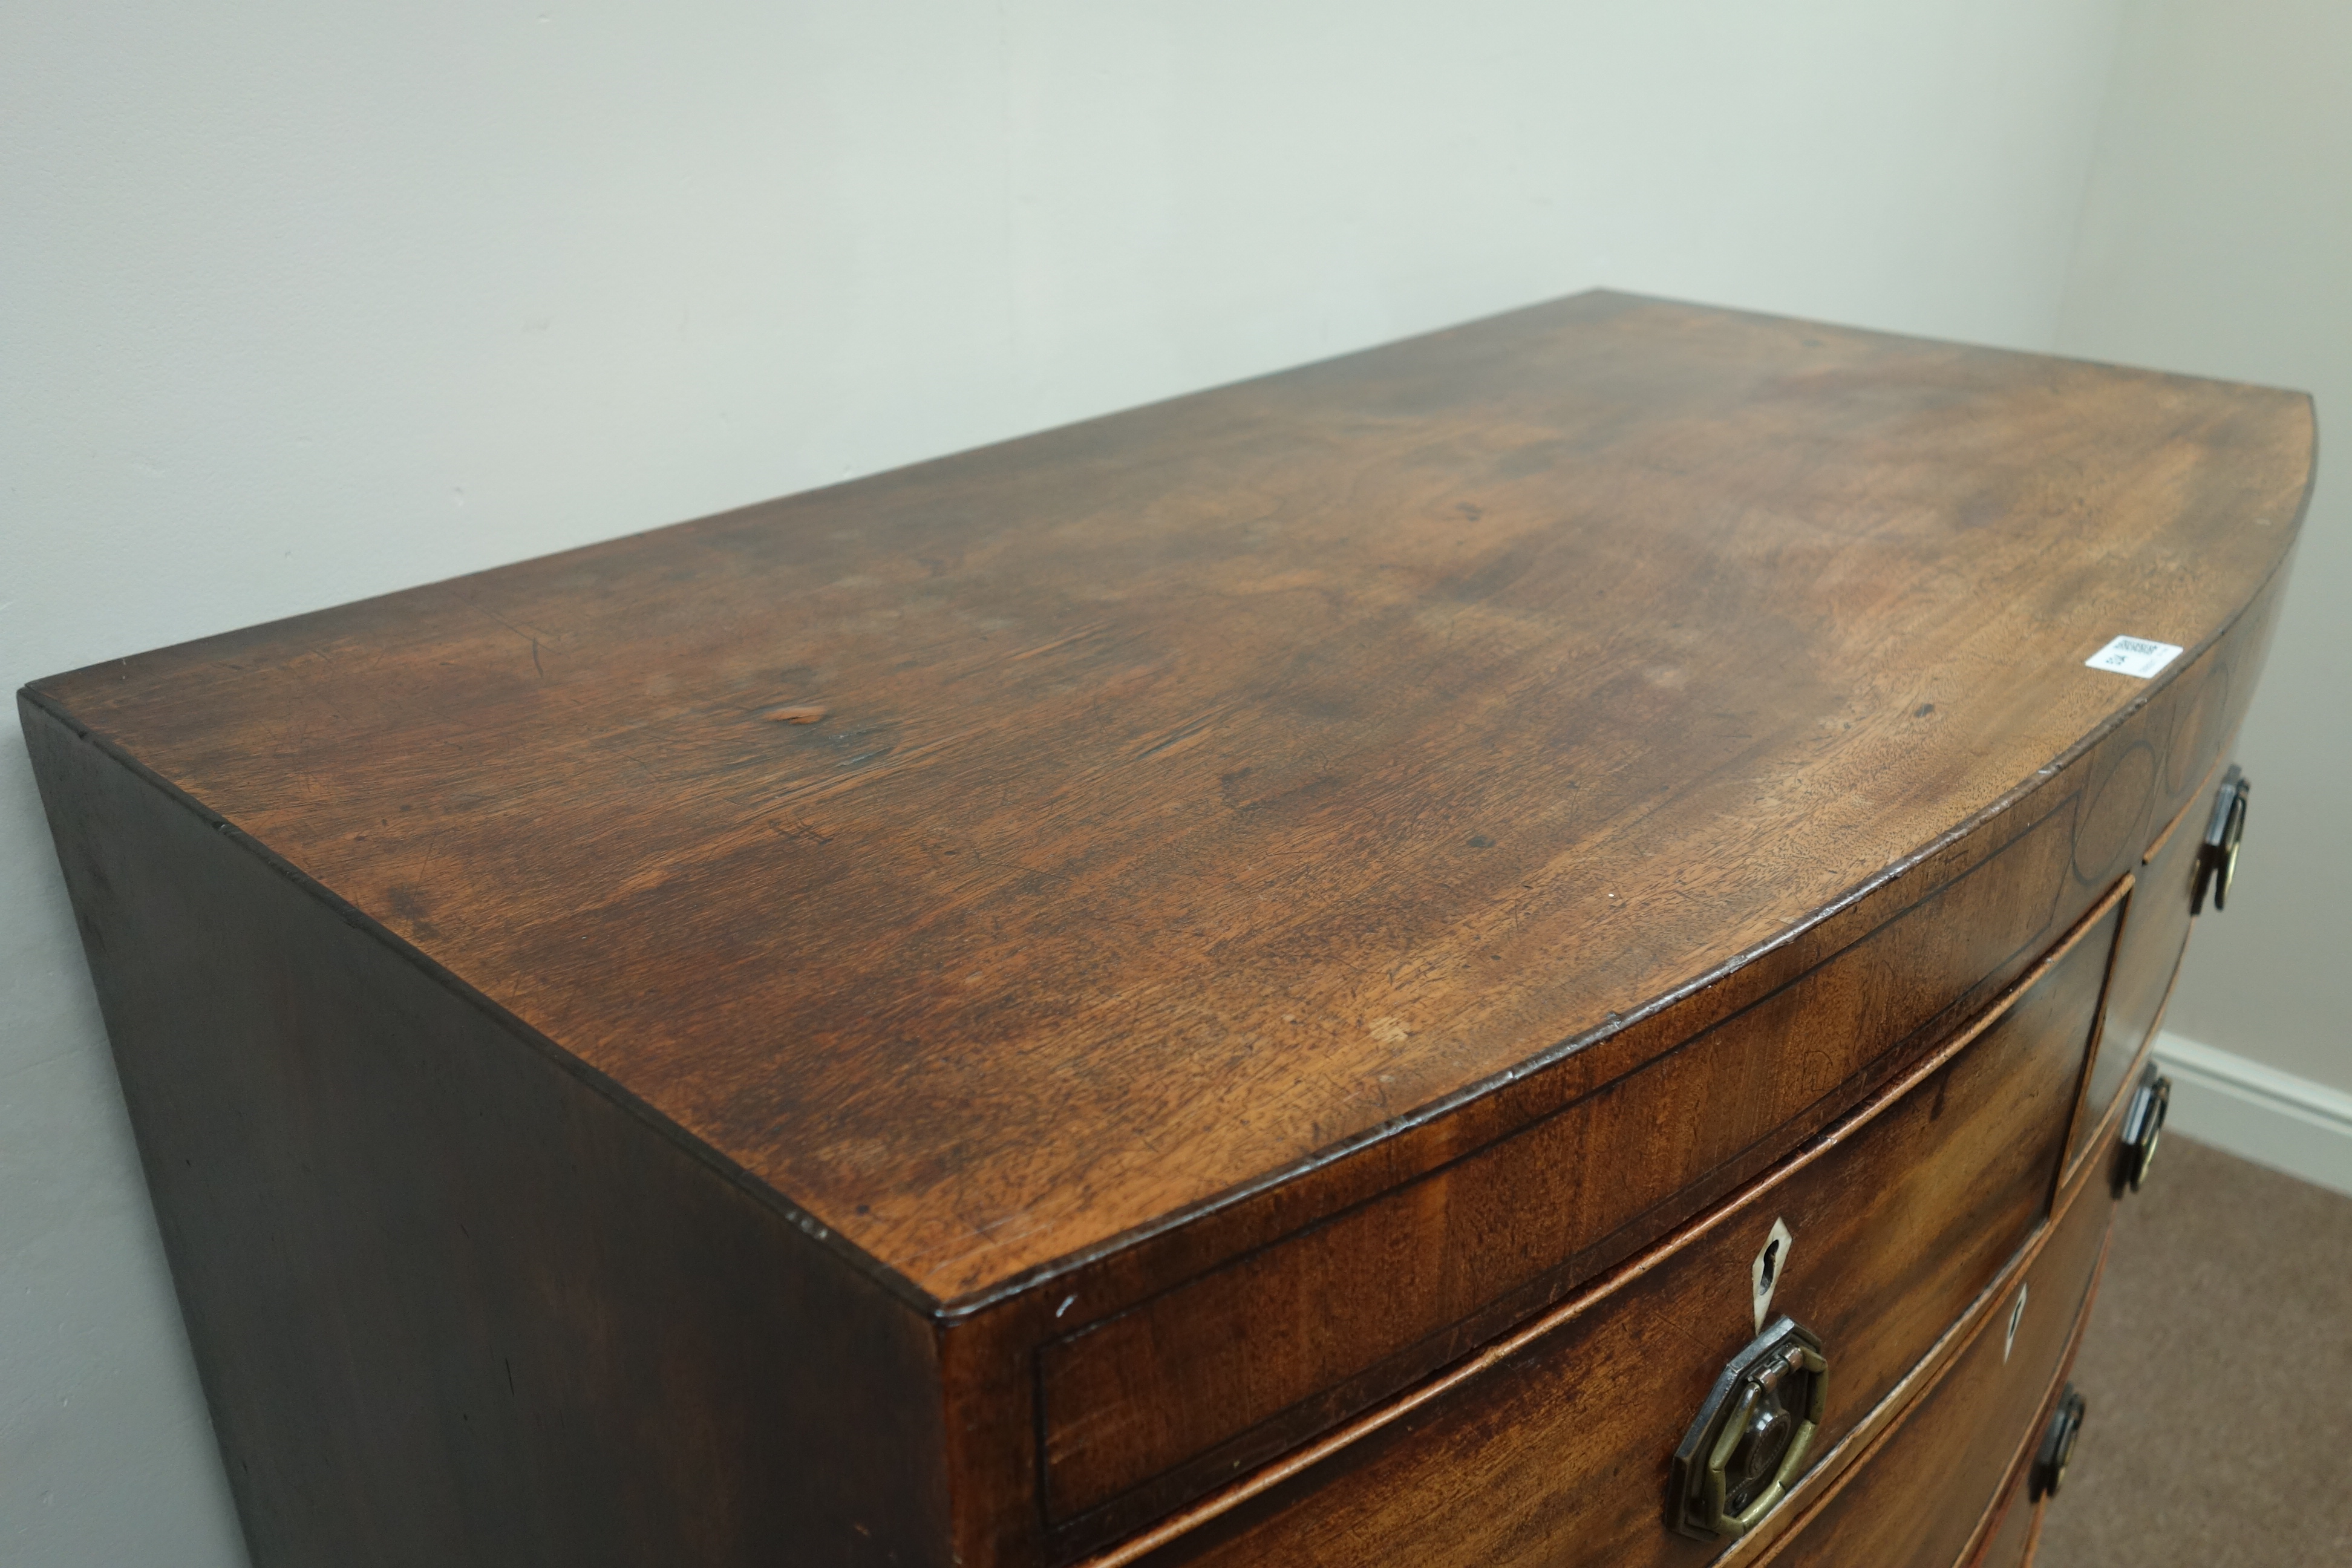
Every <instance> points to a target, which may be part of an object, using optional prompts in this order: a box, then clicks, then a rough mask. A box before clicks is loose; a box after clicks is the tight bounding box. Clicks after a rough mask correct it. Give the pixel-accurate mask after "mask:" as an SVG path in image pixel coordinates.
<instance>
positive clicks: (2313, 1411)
mask: <svg viewBox="0 0 2352 1568" xmlns="http://www.w3.org/2000/svg"><path fill="white" fill-rule="evenodd" d="M2074 1384H2075V1386H2076V1387H2077V1388H2080V1389H2081V1390H2082V1391H2083V1393H2084V1395H2085V1397H2087V1398H2088V1399H2089V1401H2090V1412H2089V1415H2088V1416H2087V1417H2086V1418H2085V1420H2084V1424H2083V1435H2082V1438H2081V1440H2080V1442H2079V1443H2078V1444H2077V1446H2076V1447H2075V1450H2074V1463H2073V1464H2072V1465H2071V1466H2070V1467H2069V1468H2068V1470H2067V1473H2066V1486H2065V1489H2064V1490H2063V1491H2062V1492H2061V1493H2060V1494H2059V1495H2058V1496H2057V1497H2056V1498H2054V1499H2053V1500H2052V1501H2051V1505H2050V1509H2049V1512H2048V1515H2047V1519H2046V1522H2045V1525H2044V1527H2043V1531H2042V1551H2041V1553H2040V1555H2039V1557H2038V1558H2037V1559H2036V1562H2037V1564H2038V1568H2124V1565H2126V1564H2129V1565H2130V1568H2306V1565H2307V1568H2323V1565H2324V1568H2352V1197H2345V1196H2342V1195H2339V1194H2335V1193H2330V1192H2326V1191H2323V1190H2322V1189H2320V1188H2317V1187H2313V1186H2308V1185H2305V1184H2303V1183H2301V1182H2298V1181H2295V1180H2294V1178H2292V1177H2289V1176H2282V1175H2278V1174H2275V1173H2273V1172H2270V1171H2266V1170H2263V1168H2262V1167H2261V1166H2259V1165H2252V1164H2249V1163H2246V1162H2244V1161H2242V1160H2237V1159H2233V1158H2231V1156H2229V1155H2227V1154H2223V1153H2221V1152H2219V1151H2217V1150H2213V1149H2209V1148H2205V1147H2203V1146H2202V1145H2200V1144H2197V1143H2192V1142H2189V1140H2188V1139H2186V1138H2183V1137H2181V1136H2179V1134H2178V1133H2168V1134H2167V1135H2166V1137H2165V1141H2164V1146H2163V1148H2162V1149H2161V1150H2160V1151H2159V1152H2158V1156H2157V1162H2156V1166H2155V1169H2154V1170H2152V1171H2151V1172H2150V1173H2149V1174H2148V1180H2147V1187H2146V1188H2145V1189H2144V1190H2143V1191H2141V1192H2140V1193H2139V1194H2137V1196H2135V1197H2132V1198H2128V1199H2126V1201H2125V1203H2124V1206H2123V1210H2122V1212H2121V1213H2120V1214H2119V1215H2117V1216H2116V1234H2115V1243H2114V1246H2113V1249H2112V1250H2111V1251H2110V1252H2109V1253H2108V1256H2107V1271H2106V1279H2105V1283H2103V1284H2102V1285H2101V1286H2100V1288H2099V1300H2098V1304H2097V1306H2096V1307H2095V1308H2094V1309H2093V1311H2092V1314H2091V1328H2090V1331H2089V1333H2088V1334H2087V1336H2086V1337H2085V1338H2084V1342H2083V1350H2082V1353H2081V1355H2080V1356H2079V1357H2078V1358H2077V1360H2076V1362H2075V1363H2074Z"/></svg>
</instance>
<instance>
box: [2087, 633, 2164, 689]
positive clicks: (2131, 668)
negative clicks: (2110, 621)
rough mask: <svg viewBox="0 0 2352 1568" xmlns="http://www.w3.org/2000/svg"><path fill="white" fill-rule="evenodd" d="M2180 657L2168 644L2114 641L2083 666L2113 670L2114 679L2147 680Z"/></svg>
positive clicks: (2135, 639) (2141, 639)
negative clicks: (2125, 676) (2125, 677)
mask: <svg viewBox="0 0 2352 1568" xmlns="http://www.w3.org/2000/svg"><path fill="white" fill-rule="evenodd" d="M2179 657H2180V650H2179V648H2177V647H2173V646H2172V644H2170V643H2168V642H2150V641H2149V640H2148V639H2147V638H2146V637H2116V638H2115V639H2113V640H2112V641H2110V642H2109V643H2108V644H2107V646H2106V647H2103V648H2101V649H2100V650H2099V651H2098V652H2096V653H2095V654H2093V655H2092V656H2091V657H2090V658H2086V659H2084V661H2083V662H2084V664H2087V665H2089V666H2090V667H2091V668H2093V669H2112V670H2114V671H2115V672H2116V674H2117V675H2136V676H2137V677H2138V678H2139V679H2142V680H2146V679H2147V678H2148V677H2149V676H2151V675H2154V674H2155V673H2156V672H2157V671H2158V670H2159V669H2162V668H2164V667H2165V666H2166V665H2168V664H2170V663H2171V662H2172V661H2173V660H2174V659H2176V658H2179Z"/></svg>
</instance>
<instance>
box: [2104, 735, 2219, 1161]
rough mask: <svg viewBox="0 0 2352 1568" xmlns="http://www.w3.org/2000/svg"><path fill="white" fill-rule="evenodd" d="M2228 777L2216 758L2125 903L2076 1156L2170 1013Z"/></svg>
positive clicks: (2149, 859)
mask: <svg viewBox="0 0 2352 1568" xmlns="http://www.w3.org/2000/svg"><path fill="white" fill-rule="evenodd" d="M2220 781H2221V763H2215V764H2214V765H2213V771H2212V773H2210V774H2209V775H2208V776H2207V778H2206V780H2205V784H2204V787H2203V788H2201V789H2200V790H2199V791H2198V792H2197V793H2196V794H2194V795H2190V796H2189V804H2188V805H2185V806H2183V807H2181V809H2180V814H2179V817H2178V819H2176V820H2175V821H2174V822H2173V823H2172V824H2171V825H2170V826H2169V827H2168V828H2166V829H2165V830H2164V832H2163V835H2162V837H2160V838H2159V839H2158V841H2157V843H2156V844H2155V845H2154V846H2152V853H2150V854H2149V855H2148V857H2147V863H2146V864H2145V865H2144V866H2143V867H2142V868H2140V871H2139V875H2138V879H2137V884H2136V885H2135V886H2134V887H2133V889H2132V892H2131V898H2130V900H2129V901H2128V902H2127V903H2126V905H2125V907H2124V925H2123V931H2121V933H2120V934H2118V935H2117V937H2116V967H2115V975H2114V978H2113V979H2112V980H2110V981H2109V982H2108V984H2107V1013H2106V1022H2105V1026H2104V1027H2103V1028H2102V1029H2101V1030H2100V1034H2099V1043H2098V1047H2097V1051H2096V1054H2095V1057H2094V1058H2093V1059H2092V1063H2091V1079H2090V1085H2089V1088H2088V1089H2087V1090H2086V1092H2085V1093H2084V1099H2083V1116H2082V1120H2081V1121H2079V1122H2078V1123H2076V1127H2075V1133H2074V1149H2073V1151H2072V1157H2073V1158H2074V1159H2080V1158H2081V1156H2082V1151H2083V1148H2084V1145H2085V1144H2086V1143H2087V1142H2088V1141H2089V1140H2090V1137H2091V1135H2092V1133H2093V1131H2095V1129H2096V1128H2097V1127H2098V1125H2099V1123H2100V1121H2101V1120H2102V1119H2103V1118H2104V1117H2105V1114H2106V1112H2107V1111H2108V1110H2110V1109H2111V1108H2112V1107H2113V1106H2114V1104H2115V1102H2116V1096H2117V1095H2119V1094H2121V1093H2122V1092H2123V1089H2124V1085H2125V1084H2126V1082H2127V1081H2128V1080H2129V1079H2130V1076H2131V1064H2132V1063H2133V1062H2134V1061H2135V1060H2136V1059H2137V1058H2138V1056H2139V1049H2140V1047H2142V1046H2144V1045H2146V1044H2147V1037H2148V1036H2149V1034H2150V1033H2151V1032H2153V1031H2154V1029H2155V1028H2156V1026H2157V1022H2158V1019H2159V1018H2161V1017H2162V1016H2163V1014H2164V1004H2165V999H2166V998H2167V997H2168V996H2169V995H2170V994H2172V979H2173V976H2174V975H2175V974H2176V973H2179V968H2180V954H2181V951H2182V949H2183V948H2185V947H2186V946H2187V945H2188V942H2189V925H2190V916H2189V909H2190V906H2191V901H2192V900H2193V897H2194V895H2195V893H2196V883H2197V858H2198V857H2197V850H2198V847H2199V845H2200V844H2201V843H2203V842H2204V837H2205V819H2206V817H2207V816H2209V815H2210V812H2211V808H2212V805H2213V793H2214V790H2215V789H2216V788H2217V787H2218V786H2219V784H2220Z"/></svg>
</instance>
